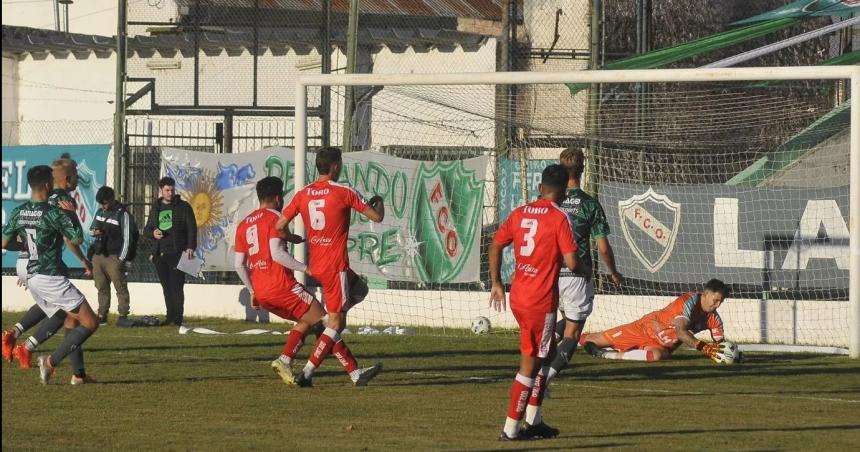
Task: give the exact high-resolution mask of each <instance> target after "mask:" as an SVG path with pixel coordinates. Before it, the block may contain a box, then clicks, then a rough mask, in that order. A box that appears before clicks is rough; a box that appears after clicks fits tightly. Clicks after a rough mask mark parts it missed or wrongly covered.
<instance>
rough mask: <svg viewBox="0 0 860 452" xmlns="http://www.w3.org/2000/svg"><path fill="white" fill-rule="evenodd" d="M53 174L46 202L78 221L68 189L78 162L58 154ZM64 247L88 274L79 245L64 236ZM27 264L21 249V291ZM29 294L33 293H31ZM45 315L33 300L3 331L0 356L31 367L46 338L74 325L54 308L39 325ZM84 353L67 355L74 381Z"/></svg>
mask: <svg viewBox="0 0 860 452" xmlns="http://www.w3.org/2000/svg"><path fill="white" fill-rule="evenodd" d="M51 169H52V176H53V178H54V184H53V190H52V191H51V194H50V196H49V197H48V203H49V204H51V205H53V206H56V207H60V208H61V209H63V210H64V211H66V213H67V214H68V215H69V218H70V219H71V220H72V221H73V222H75V223H80V220H79V219H78V216H77V203H76V202H75V200H74V198H72V196H71V195H70V192H72V191H74V190H75V189H76V188H77V184H78V172H77V163H76V162H75V161H74V160H72V159H71V157H70V155H69V154H68V153H65V154H63V155H62V156H60V158H59V159H57V160H55V161H54V162H53V163H52V164H51ZM17 241H21V237H18V240H17ZM65 242H66V246H67V247H68V248H69V250H70V251H71V252H72V253H73V254H75V255H76V256H77V257H78V259H79V260H81V262H82V263H83V264H84V269H85V274H89V268H88V263H87V261H86V259H85V258H84V256H83V253H82V252H81V251H80V249H79V247H78V246H73V245H71V244H70V243H69V242H68V239H65ZM28 265H29V252H28V251H27V250H26V247H24V249H23V250H22V251H19V254H18V261H17V263H16V270H17V272H18V278H19V285H23V286H24V290H27V287H26V285H24V284H21V282H22V281H23V282H24V283H26V281H27V279H28V278H27V266H28ZM31 294H32V293H31ZM32 295H33V296H34V299H35V297H36V295H35V294H32ZM46 317H47V315H46V314H45V312H44V311H43V310H42V308H41V307H40V301H39V300H38V299H36V303H35V304H33V306H31V307H30V309H29V310H28V311H27V312H26V313H25V314H24V316H22V317H21V319H20V320H19V321H18V322H16V323H15V325H14V326H13V327H12V328H10V329H8V330H5V331H3V357H4V358H5V359H6V360H7V361H9V362H12V358H13V356H14V357H15V358H16V359H17V360H18V364H19V365H20V367H21V368H22V369H28V368H30V367H31V361H32V353H33V352H34V351H35V350H36V349H37V348H38V347H39V345H41V344H42V343H44V342H45V341H47V340H48V339H49V338H50V337H51V336H53V335H54V333H56V332H57V331H58V330H59V329H60V327H62V326H64V324H65V326H66V330H67V331H68V330H70V329H73V328H74V327H76V326H77V324H75V323H74V320H73V319H68V320H69V321H68V323H66V320H67V319H66V313H65V311H62V310H60V311H57V312H56V313H55V314H54V315H53V316H51V317H50V318H48V319H47V320H45V321H43V322H42V323H41V324H39V322H40V321H42V320H43V319H45V318H46ZM37 324H39V328H38V329H37V330H36V332H35V333H34V334H33V335H32V336H30V337H29V338H27V339H26V340H25V341H23V342H21V343H20V344H17V345H16V341H17V339H18V338H19V337H20V336H21V335H22V334H23V333H24V332H25V331H27V330H29V329H30V328H32V327H34V326H36V325H37ZM82 353H83V352H81V351H80V350H75V351H74V352H73V353H72V356H71V357H70V360H71V361H72V365H73V367H75V369H76V371H75V375H76V376H77V377H79V378H77V379H73V381H76V382H77V383H76V384H79V383H80V382H84V381H85V378H86V377H85V375H86V372H85V370H84V365H83V355H82Z"/></svg>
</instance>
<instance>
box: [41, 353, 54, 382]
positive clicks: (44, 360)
mask: <svg viewBox="0 0 860 452" xmlns="http://www.w3.org/2000/svg"><path fill="white" fill-rule="evenodd" d="M53 376H54V366H52V365H51V356H50V355H42V356H40V357H39V381H41V382H42V384H43V385H46V384H48V383H50V382H51V377H53Z"/></svg>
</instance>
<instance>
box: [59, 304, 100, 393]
mask: <svg viewBox="0 0 860 452" xmlns="http://www.w3.org/2000/svg"><path fill="white" fill-rule="evenodd" d="M98 321H99V324H102V318H101V316H98ZM79 325H80V322H78V320H77V319H76V318H75V317H74V316H69V315H67V316H66V320H65V322H63V328H65V334H66V335H68V334H70V333H71V332H72V331H74V329H75V328H77V327H78V326H79ZM69 365H70V366H71V368H72V384H74V385H77V384H82V383H86V382H87V380H88V379H87V371H86V368H85V366H84V347H83V345H81V346H79V347H75V348H73V349H72V351H71V352H70V353H69Z"/></svg>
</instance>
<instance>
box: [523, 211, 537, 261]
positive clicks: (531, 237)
mask: <svg viewBox="0 0 860 452" xmlns="http://www.w3.org/2000/svg"><path fill="white" fill-rule="evenodd" d="M520 227H521V228H523V229H528V232H526V235H524V236H523V240H525V241H526V244H525V245H523V246H521V247H520V256H531V255H532V252H534V250H535V234H537V228H538V221H537V220H536V219H534V218H523V221H521V222H520Z"/></svg>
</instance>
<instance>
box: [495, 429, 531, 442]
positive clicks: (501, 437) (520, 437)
mask: <svg viewBox="0 0 860 452" xmlns="http://www.w3.org/2000/svg"><path fill="white" fill-rule="evenodd" d="M530 439H531V438H526V437H524V436H523V435H517V436H515V437H513V438H511V437H510V436H508V434H507V433H505V432H504V431H502V433H501V434H500V435H499V441H528V440H530Z"/></svg>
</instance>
